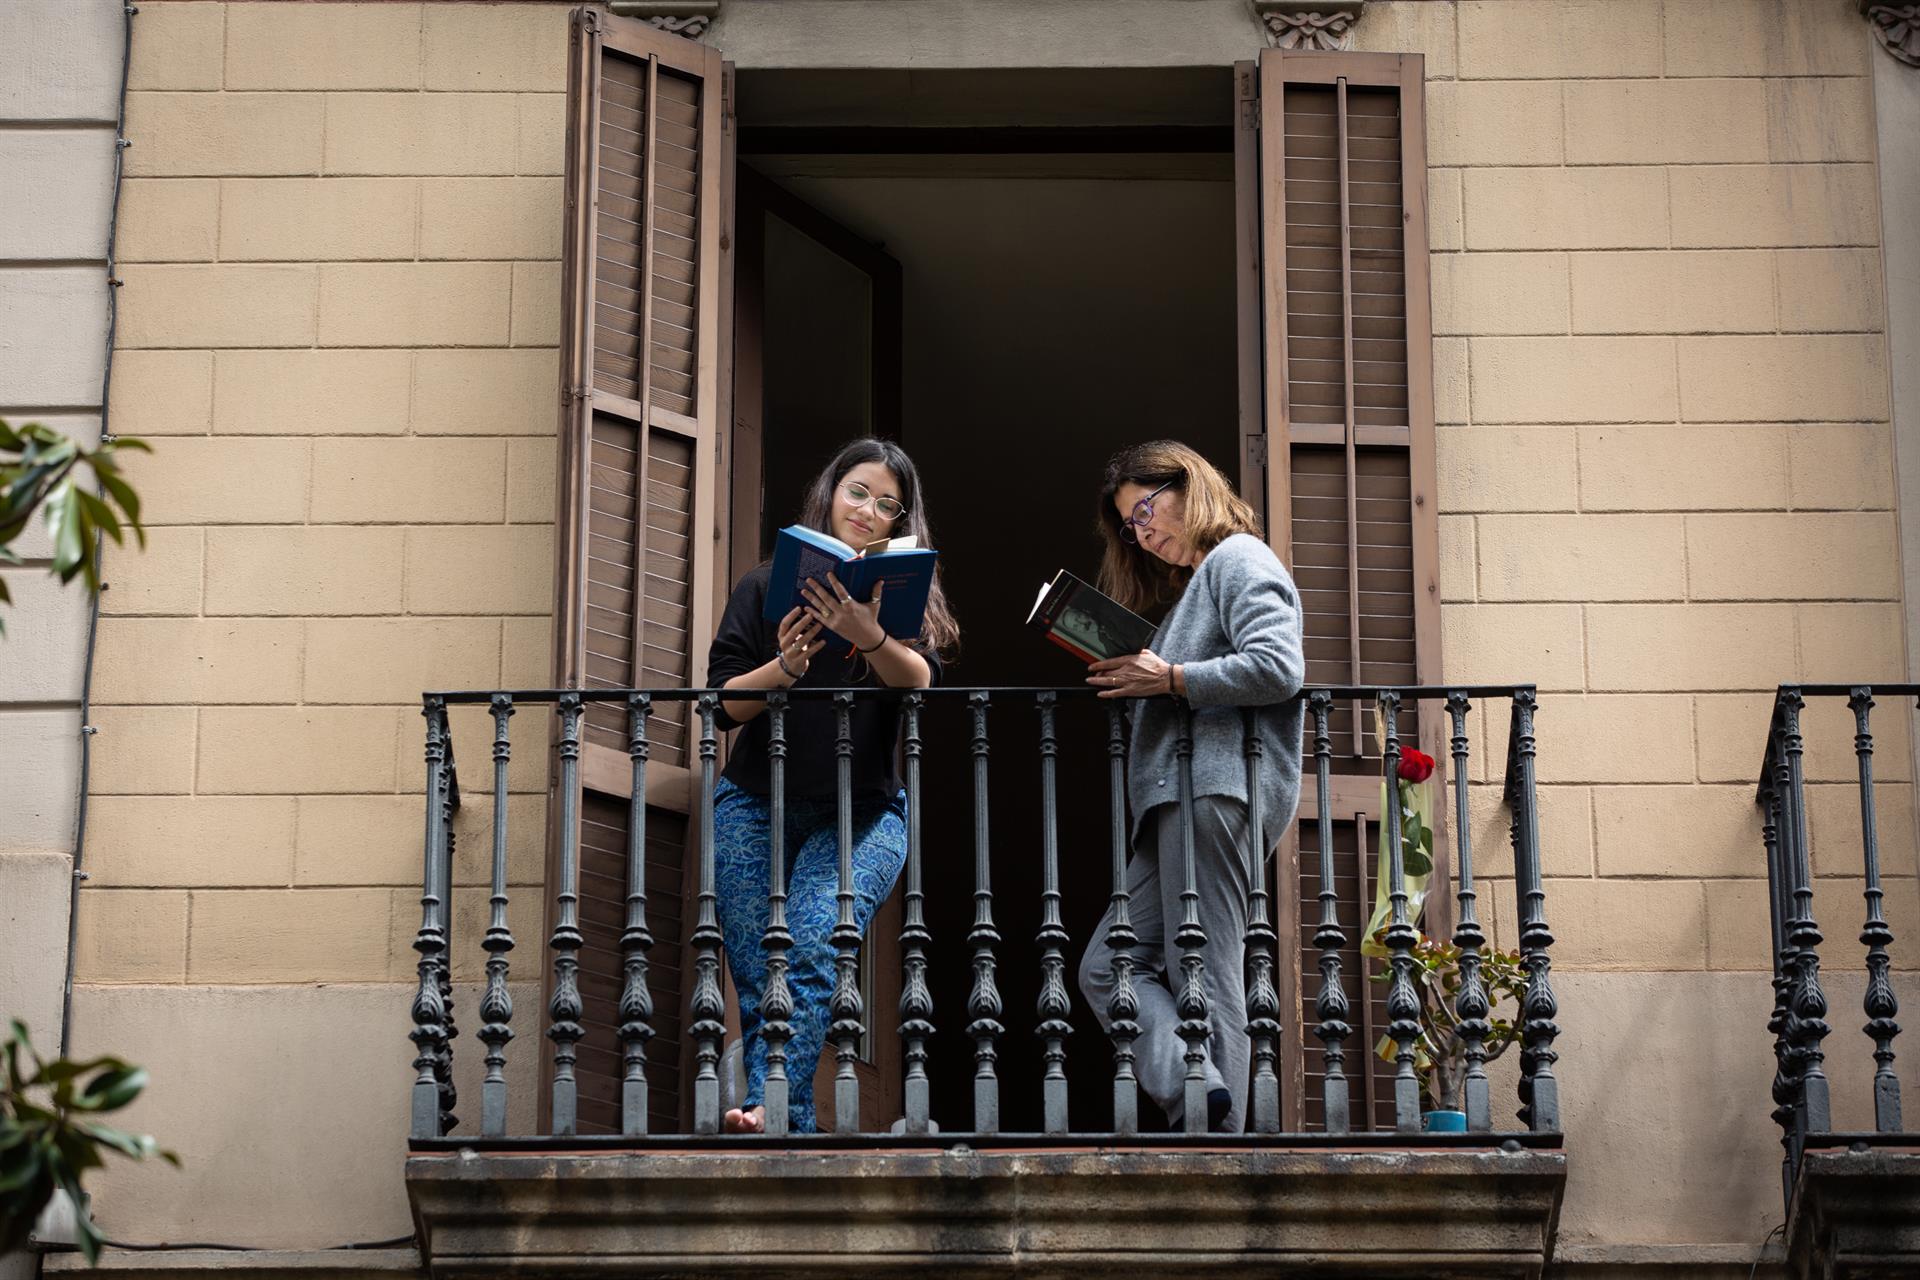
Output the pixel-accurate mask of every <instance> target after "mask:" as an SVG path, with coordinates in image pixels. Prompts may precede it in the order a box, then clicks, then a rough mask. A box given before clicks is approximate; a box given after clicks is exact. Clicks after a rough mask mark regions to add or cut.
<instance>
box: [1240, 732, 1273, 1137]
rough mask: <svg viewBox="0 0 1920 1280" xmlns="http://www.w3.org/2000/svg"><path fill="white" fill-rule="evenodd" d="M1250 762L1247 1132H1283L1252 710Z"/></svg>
mask: <svg viewBox="0 0 1920 1280" xmlns="http://www.w3.org/2000/svg"><path fill="white" fill-rule="evenodd" d="M1240 719H1241V730H1242V741H1243V746H1244V749H1245V752H1246V760H1247V855H1248V863H1249V865H1248V867H1247V870H1248V873H1249V878H1248V881H1247V930H1246V937H1245V951H1246V972H1245V973H1244V974H1243V975H1242V976H1243V977H1244V978H1245V979H1246V984H1247V1039H1248V1040H1249V1041H1250V1042H1251V1044H1252V1049H1253V1081H1252V1084H1251V1086H1250V1087H1249V1090H1248V1098H1247V1126H1246V1127H1247V1131H1248V1132H1249V1133H1278V1132H1280V1077H1279V1076H1278V1075H1277V1074H1276V1073H1275V1071H1274V1058H1275V1056H1276V1054H1277V1053H1278V1051H1279V1041H1280V993H1279V991H1277V990H1276V989H1275V988H1274V985H1273V965H1274V955H1273V953H1274V949H1275V947H1276V946H1277V945H1278V944H1279V937H1278V935H1277V934H1275V933H1274V929H1273V921H1272V918H1271V915H1270V912H1269V910H1268V906H1267V849H1268V845H1267V824H1266V799H1265V795H1264V788H1263V787H1262V785H1261V777H1260V775H1261V769H1262V765H1263V756H1264V754H1265V744H1264V743H1262V742H1261V740H1260V720H1259V713H1258V712H1257V711H1256V710H1255V709H1254V708H1251V707H1248V708H1245V709H1244V710H1242V711H1241V713H1240Z"/></svg>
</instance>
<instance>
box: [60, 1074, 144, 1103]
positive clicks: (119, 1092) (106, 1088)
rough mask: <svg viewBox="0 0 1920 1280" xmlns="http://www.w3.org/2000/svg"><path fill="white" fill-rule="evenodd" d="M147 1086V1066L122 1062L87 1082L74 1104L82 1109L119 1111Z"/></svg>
mask: <svg viewBox="0 0 1920 1280" xmlns="http://www.w3.org/2000/svg"><path fill="white" fill-rule="evenodd" d="M146 1087H147V1071H146V1068H145V1067H130V1066H127V1065H125V1064H121V1065H120V1066H119V1067H117V1068H115V1069H111V1070H108V1071H105V1072H102V1073H101V1074H100V1075H97V1076H95V1077H94V1078H93V1079H92V1080H90V1081H88V1082H87V1087H86V1088H85V1089H84V1090H83V1091H82V1092H81V1094H80V1097H79V1099H78V1100H77V1101H75V1103H74V1106H75V1107H76V1108H77V1109H79V1110H82V1111H118V1110H119V1109H120V1108H121V1107H124V1106H126V1105H127V1104H128V1103H129V1102H132V1101H133V1100H134V1099H135V1098H137V1097H139V1096H140V1091H141V1090H142V1089H144V1088H146Z"/></svg>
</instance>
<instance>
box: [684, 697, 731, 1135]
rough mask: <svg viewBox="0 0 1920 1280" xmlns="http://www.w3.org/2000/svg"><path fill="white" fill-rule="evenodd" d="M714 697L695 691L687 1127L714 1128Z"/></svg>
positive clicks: (722, 1004)
mask: <svg viewBox="0 0 1920 1280" xmlns="http://www.w3.org/2000/svg"><path fill="white" fill-rule="evenodd" d="M718 704H719V698H718V696H717V695H715V694H712V693H703V694H701V695H700V701H699V711H700V822H699V829H700V870H699V881H698V883H699V889H698V895H697V904H698V905H697V912H698V914H697V915H696V917H695V919H694V926H693V933H692V934H691V935H690V936H689V938H688V941H689V942H691V943H692V944H693V999H692V1000H691V1001H690V1002H689V1006H688V1007H689V1009H690V1011H691V1012H692V1014H693V1025H692V1027H691V1028H689V1030H690V1031H691V1033H692V1035H693V1055H694V1075H693V1131H694V1132H695V1133H718V1132H719V1131H720V1070H719V1066H720V1042H721V1040H722V1039H723V1038H725V1036H726V1034H727V1024H726V1022H725V1021H724V1019H725V1017H726V1014H727V1006H726V1001H725V1000H724V999H722V997H721V995H720V946H721V943H722V942H723V941H724V939H723V937H722V936H721V933H720V922H719V917H718V913H717V904H718V902H719V898H718V895H717V893H716V892H715V889H714V870H713V858H714V854H713V788H714V759H715V756H716V755H717V754H718V743H717V739H716V737H715V735H714V725H713V716H714V710H715V708H716V707H717V706H718Z"/></svg>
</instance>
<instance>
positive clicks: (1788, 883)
mask: <svg viewBox="0 0 1920 1280" xmlns="http://www.w3.org/2000/svg"><path fill="white" fill-rule="evenodd" d="M1876 697H1878V698H1885V699H1889V700H1891V703H1892V705H1893V706H1895V707H1898V708H1901V709H1902V712H1903V714H1904V713H1905V711H1906V709H1907V708H1910V707H1912V706H1913V704H1914V700H1915V699H1916V697H1920V685H1915V684H1887V685H1811V684H1809V685H1782V686H1780V690H1779V692H1778V693H1777V694H1776V695H1775V696H1774V702H1773V720H1772V724H1771V725H1770V727H1769V728H1768V731H1767V750H1766V756H1765V758H1764V759H1763V760H1762V761H1761V764H1760V786H1759V794H1758V801H1759V804H1760V812H1761V827H1760V832H1761V839H1762V840H1763V842H1764V843H1765V845H1766V853H1767V889H1768V894H1767V898H1768V906H1769V908H1770V916H1769V924H1770V925H1771V927H1772V933H1773V1012H1772V1015H1771V1016H1770V1017H1769V1018H1768V1019H1767V1030H1769V1031H1771V1032H1772V1033H1773V1037H1774V1041H1773V1045H1774V1059H1775V1062H1776V1070H1775V1073H1774V1077H1773V1100H1774V1103H1775V1108H1774V1112H1773V1118H1774V1120H1775V1121H1777V1122H1778V1123H1779V1125H1780V1130H1781V1137H1780V1141H1781V1145H1782V1146H1783V1147H1784V1148H1785V1157H1784V1159H1783V1161H1782V1167H1781V1178H1782V1183H1783V1190H1784V1193H1785V1197H1786V1202H1787V1205H1788V1207H1789V1210H1791V1208H1792V1206H1793V1203H1794V1193H1795V1187H1796V1185H1797V1183H1798V1180H1799V1177H1800V1172H1801V1166H1802V1163H1803V1162H1804V1160H1805V1158H1806V1156H1807V1154H1808V1152H1809V1151H1811V1150H1816V1149H1826V1150H1836V1151H1846V1150H1848V1149H1854V1150H1866V1149H1870V1148H1873V1147H1904V1148H1912V1147H1915V1146H1920V1133H1915V1132H1913V1131H1911V1129H1910V1128H1909V1127H1908V1126H1906V1124H1905V1122H1904V1121H1903V1119H1902V1117H1901V1112H1900V1080H1899V1078H1898V1077H1897V1076H1896V1075H1895V1074H1894V1070H1893V1063H1894V1052H1893V1042H1894V1038H1895V1037H1896V1036H1898V1035H1899V1034H1900V1024H1899V1023H1898V1022H1896V1021H1895V1018H1896V1016H1897V1015H1898V1014H1899V1012H1900V1005H1899V1001H1898V999H1897V998H1896V997H1895V995H1894V989H1893V973H1892V957H1891V954H1890V948H1891V947H1892V945H1893V942H1894V937H1893V931H1892V930H1891V929H1890V928H1888V927H1887V920H1886V912H1885V907H1884V903H1885V889H1884V887H1883V885H1882V883H1881V875H1880V836H1879V825H1878V818H1877V816H1876V814H1875V812H1874V783H1873V752H1874V742H1873V728H1872V711H1873V707H1874V704H1875V699H1876ZM1810 699H1845V700H1846V703H1847V706H1848V707H1849V708H1850V709H1851V710H1852V712H1853V722H1854V735H1853V749H1854V755H1855V757H1856V760H1857V764H1858V782H1857V783H1856V784H1855V785H1856V786H1857V788H1858V791H1859V804H1860V860H1861V869H1862V873H1863V878H1864V886H1865V887H1864V893H1863V896H1864V898H1865V907H1866V910H1865V922H1864V924H1863V925H1862V927H1861V930H1860V944H1861V945H1862V946H1863V947H1865V948H1866V955H1865V960H1866V989H1865V995H1864V997H1863V998H1862V1012H1864V1013H1865V1014H1866V1019H1867V1021H1866V1024H1865V1026H1864V1027H1862V1030H1863V1031H1864V1032H1865V1033H1866V1037H1867V1039H1868V1040H1869V1041H1871V1042H1872V1054H1873V1061H1874V1071H1873V1132H1871V1133H1849V1132H1837V1131H1835V1129H1834V1124H1833V1106H1832V1102H1833V1099H1832V1091H1831V1089H1830V1087H1829V1082H1828V1078H1827V1070H1826V1049H1825V1041H1826V1038H1827V1034H1828V1031H1829V1027H1828V1024H1827V1014H1828V1008H1827V997H1826V992H1825V990H1824V989H1823V988H1822V986H1821V981H1820V945H1821V943H1822V942H1823V941H1824V938H1823V937H1822V935H1821V932H1820V927H1819V925H1818V924H1817V923H1815V920H1814V910H1813V901H1814V877H1813V868H1812V863H1811V860H1810V858H1809V843H1808V827H1807V788H1806V776H1805V775H1806V770H1805V767H1804V756H1805V753H1806V743H1805V740H1804V738H1803V737H1802V734H1801V726H1802V715H1803V713H1804V712H1805V711H1806V708H1807V706H1808V702H1809V700H1810ZM1828 856H1829V855H1826V854H1823V855H1822V859H1823V863H1824V861H1825V859H1826V858H1827V857H1828Z"/></svg>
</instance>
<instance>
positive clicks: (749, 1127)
mask: <svg viewBox="0 0 1920 1280" xmlns="http://www.w3.org/2000/svg"><path fill="white" fill-rule="evenodd" d="M721 1123H722V1124H723V1125H724V1126H725V1127H726V1130H727V1132H728V1133H765V1132H766V1131H767V1109H766V1108H765V1107H748V1108H746V1109H745V1110H744V1111H743V1110H741V1109H740V1108H739V1107H735V1108H734V1109H733V1110H731V1111H729V1112H727V1114H726V1117H725V1118H724V1119H723V1120H722V1121H721Z"/></svg>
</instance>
